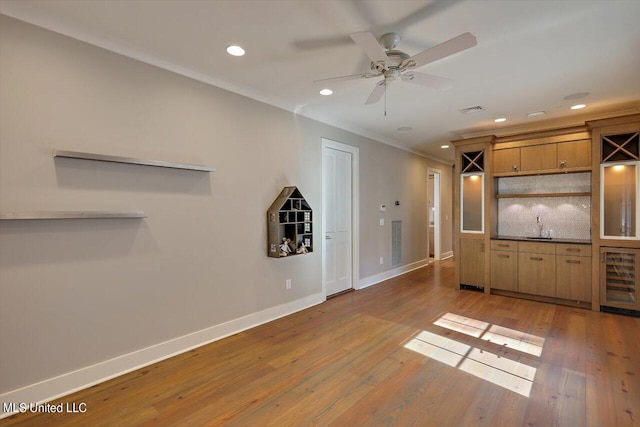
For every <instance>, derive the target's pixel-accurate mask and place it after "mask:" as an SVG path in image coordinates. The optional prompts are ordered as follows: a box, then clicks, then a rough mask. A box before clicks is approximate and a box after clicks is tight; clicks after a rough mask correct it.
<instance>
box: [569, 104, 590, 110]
mask: <svg viewBox="0 0 640 427" xmlns="http://www.w3.org/2000/svg"><path fill="white" fill-rule="evenodd" d="M586 106H587V105H586V104H576V105H573V106H571V109H572V110H582V109H583V108H584V107H586Z"/></svg>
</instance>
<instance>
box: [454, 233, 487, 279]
mask: <svg viewBox="0 0 640 427" xmlns="http://www.w3.org/2000/svg"><path fill="white" fill-rule="evenodd" d="M484 258H485V243H484V240H482V239H465V238H462V239H460V259H461V260H464V262H461V263H460V283H461V284H465V285H473V286H482V287H484V285H485V283H484V282H485V280H484V272H485V269H484V263H485V259H484Z"/></svg>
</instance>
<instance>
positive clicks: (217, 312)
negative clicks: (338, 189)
mask: <svg viewBox="0 0 640 427" xmlns="http://www.w3.org/2000/svg"><path fill="white" fill-rule="evenodd" d="M0 31H1V33H0V93H1V98H0V197H1V198H0V204H1V208H2V211H3V212H5V211H34V210H115V211H129V210H144V211H145V212H146V213H147V214H148V215H149V217H148V218H147V219H142V220H138V219H136V220H132V219H126V220H123V219H120V220H116V219H110V220H55V221H2V222H0V393H3V394H5V396H15V395H14V394H11V393H9V392H11V391H13V390H16V389H19V388H21V387H26V386H31V385H33V384H35V383H37V382H39V381H45V380H48V379H51V378H54V377H56V376H59V375H65V374H67V373H69V372H72V371H75V370H78V369H84V368H86V367H88V366H90V365H94V364H100V363H103V362H105V361H108V360H111V359H113V358H116V357H120V356H123V355H127V354H131V353H132V352H135V351H138V350H142V349H145V348H149V347H150V346H154V345H158V344H161V343H163V342H166V341H167V340H172V339H175V338H178V337H184V336H185V335H188V334H192V333H194V332H196V331H200V330H206V329H207V328H212V327H216V325H222V324H225V322H230V321H234V320H236V319H239V318H242V317H243V316H253V315H255V314H256V313H263V312H264V311H265V310H267V312H268V313H271V314H273V313H275V314H277V315H279V314H282V310H280V311H278V310H276V309H274V308H278V307H284V308H283V310H285V311H287V310H289V311H291V310H293V309H296V308H301V305H300V304H303V303H299V302H300V301H303V302H304V304H307V305H308V304H312V303H316V302H320V301H321V300H322V295H321V289H322V285H321V282H320V281H321V247H320V246H319V245H318V243H321V242H322V239H321V237H322V235H321V230H320V228H319V226H318V227H315V230H314V233H315V234H314V241H315V242H316V246H315V252H314V253H312V254H309V255H306V256H300V257H295V258H291V259H273V258H268V257H267V256H266V209H267V208H268V207H269V205H270V204H271V202H272V201H273V199H274V198H275V197H276V196H277V195H278V193H279V191H280V190H281V188H282V187H283V186H285V185H296V186H298V188H299V189H300V191H301V192H302V193H303V195H304V196H305V197H306V198H307V200H308V201H309V203H310V205H311V207H312V208H313V209H314V210H315V211H316V212H317V214H318V215H316V219H318V218H320V210H321V138H322V137H325V138H329V139H333V140H336V141H340V142H342V143H345V144H351V145H354V146H357V147H359V148H360V156H361V158H360V173H361V177H360V182H361V198H360V221H361V242H360V248H361V249H360V255H361V259H360V276H361V278H366V277H368V276H371V275H376V274H379V273H381V272H384V271H385V270H388V269H389V262H390V244H391V237H390V225H391V219H396V218H397V219H402V220H403V232H404V233H406V234H405V235H404V245H405V247H403V248H402V253H403V263H406V264H409V263H413V262H416V261H419V260H422V259H425V258H427V253H426V251H427V246H426V241H425V239H424V236H426V227H427V218H428V217H427V211H426V189H425V186H426V182H427V166H432V167H437V168H439V169H441V170H442V171H443V176H442V177H443V183H442V188H443V189H444V188H448V187H447V186H448V185H449V184H448V182H450V179H451V176H450V175H451V174H450V170H451V169H450V167H448V166H446V165H442V164H438V163H436V162H432V161H429V160H427V159H424V158H421V157H418V156H415V155H412V154H409V153H407V152H404V151H401V150H398V149H396V148H392V147H390V146H387V145H383V144H380V143H377V142H375V141H373V140H370V139H367V138H364V137H360V136H357V135H354V134H352V133H349V132H346V131H342V130H339V129H336V128H333V127H330V126H327V125H324V124H321V123H318V122H315V121H312V120H309V119H306V118H303V117H299V116H296V115H294V114H293V113H290V112H287V111H284V110H281V109H278V108H275V107H272V106H268V105H266V104H262V103H259V102H257V101H254V100H251V99H248V98H245V97H242V96H239V95H236V94H233V93H230V92H227V91H225V90H222V89H219V88H215V87H212V86H208V85H205V84H203V83H200V82H196V81H193V80H190V79H188V78H185V77H182V76H179V75H176V74H173V73H171V72H168V71H165V70H162V69H159V68H156V67H153V66H150V65H147V64H144V63H141V62H138V61H135V60H132V59H129V58H125V57H122V56H120V55H116V54H113V53H110V52H108V51H105V50H103V49H99V48H96V47H94V46H91V45H88V44H85V43H82V42H79V41H76V40H73V39H70V38H67V37H64V36H61V35H58V34H55V33H52V32H49V31H46V30H43V29H40V28H38V27H34V26H32V25H29V24H25V23H22V22H20V21H16V20H14V19H11V18H7V17H5V16H2V17H1V25H0ZM54 149H65V150H75V151H85V152H92V153H103V154H111V155H120V156H128V157H139V158H150V159H160V160H168V161H175V162H182V163H195V164H203V165H209V166H213V167H215V168H216V169H217V171H216V172H214V173H211V174H208V173H202V172H190V171H180V170H172V169H164V168H153V167H145V166H135V165H124V164H113V163H100V162H90V161H83V160H71V159H55V160H54V158H53V157H52V152H53V150H54ZM443 193H445V194H444V196H445V198H446V197H448V196H449V195H447V194H446V192H443ZM395 200H399V201H400V202H401V205H400V207H398V208H396V207H395V206H393V202H394V201H395ZM380 203H386V204H387V206H388V210H387V219H388V221H387V223H386V226H385V227H380V226H379V225H378V220H379V211H378V205H379V204H380ZM447 209H448V215H449V217H450V216H451V201H450V200H449V201H444V202H443V211H446V210H447ZM318 225H319V223H318ZM444 229H446V225H443V230H444ZM443 234H445V236H443V249H442V250H443V252H444V251H447V250H450V246H451V236H446V233H443ZM414 235H416V236H423V237H421V238H419V239H412V238H411V237H412V236H414ZM447 239H449V241H448V242H447ZM448 248H449V249H448ZM385 253H386V255H384V256H385V263H386V265H379V262H378V259H379V257H380V256H383V254H385ZM287 278H291V279H292V281H293V289H292V290H290V291H285V289H284V281H285V279H287ZM296 304H298V305H296ZM304 304H303V305H304ZM269 310H275V311H273V312H271V311H269ZM269 315H270V314H269ZM265 316H267V315H265ZM263 317H264V316H263ZM267 317H268V316H267ZM156 356H157V354H156ZM138 362H139V360H138ZM147 362H148V361H147ZM125 365H126V363H125ZM119 366H120V365H119ZM132 367H133V366H124V368H122V366H120V368H122V369H126V368H132ZM120 368H119V369H120ZM74 386H81V384H71V385H69V387H74ZM37 387H38V386H36V389H37ZM36 391H37V390H36ZM31 397H32V396H31ZM36 397H39V398H42V397H50V396H38V395H37V393H36Z"/></svg>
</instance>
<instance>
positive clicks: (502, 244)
mask: <svg viewBox="0 0 640 427" xmlns="http://www.w3.org/2000/svg"><path fill="white" fill-rule="evenodd" d="M491 250H492V251H509V252H516V251H517V250H518V242H512V241H509V240H492V241H491Z"/></svg>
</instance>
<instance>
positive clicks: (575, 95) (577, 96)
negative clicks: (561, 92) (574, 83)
mask: <svg viewBox="0 0 640 427" xmlns="http://www.w3.org/2000/svg"><path fill="white" fill-rule="evenodd" d="M585 96H589V92H578V93H572V94H571V95H567V96H565V97H564V99H566V100H567V101H571V100H573V99H580V98H584V97H585Z"/></svg>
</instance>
